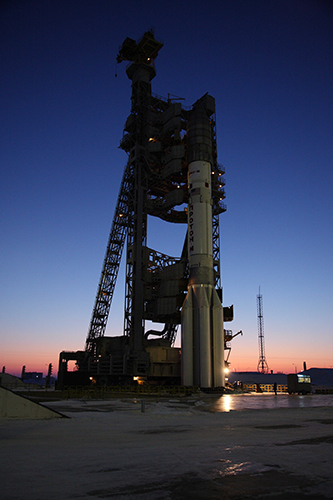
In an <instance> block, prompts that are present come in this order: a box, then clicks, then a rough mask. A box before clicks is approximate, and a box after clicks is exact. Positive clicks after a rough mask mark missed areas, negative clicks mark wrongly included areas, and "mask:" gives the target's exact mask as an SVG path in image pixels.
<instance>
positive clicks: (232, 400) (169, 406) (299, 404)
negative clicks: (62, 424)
mask: <svg viewBox="0 0 333 500" xmlns="http://www.w3.org/2000/svg"><path fill="white" fill-rule="evenodd" d="M45 406H48V407H50V408H52V409H55V410H57V411H59V412H64V413H65V414H70V413H76V412H113V411H136V412H142V413H161V412H166V413H168V412H193V411H203V412H208V413H219V412H231V411H248V410H263V409H265V410H274V409H279V408H280V409H281V408H318V407H321V406H326V407H330V406H331V407H333V394H330V395H323V394H308V395H305V396H303V395H289V394H278V395H275V394H256V393H251V394H225V395H223V396H217V397H216V396H212V395H206V394H205V395H198V396H193V397H181V398H174V397H173V398H168V397H159V398H158V397H150V396H140V397H133V396H128V397H121V398H111V399H105V400H94V399H69V400H62V401H56V402H47V403H45Z"/></svg>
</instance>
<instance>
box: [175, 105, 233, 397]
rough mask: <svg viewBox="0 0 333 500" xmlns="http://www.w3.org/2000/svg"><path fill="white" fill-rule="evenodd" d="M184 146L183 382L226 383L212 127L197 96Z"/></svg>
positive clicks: (187, 383)
mask: <svg viewBox="0 0 333 500" xmlns="http://www.w3.org/2000/svg"><path fill="white" fill-rule="evenodd" d="M187 147H188V193H189V202H188V236H187V237H188V242H187V243H188V261H189V281H188V288H187V295H186V297H185V300H184V303H183V307H182V311H181V352H182V357H181V361H182V365H181V372H182V384H183V385H185V386H193V385H197V386H199V387H202V388H213V387H224V385H225V381H224V330H223V308H222V304H221V300H220V298H219V296H218V294H217V291H216V289H215V286H214V268H213V241H212V189H211V175H212V173H211V172H212V163H213V159H212V128H211V124H210V120H209V117H208V115H207V112H206V109H205V107H204V104H203V102H202V100H200V99H199V100H198V101H197V102H196V103H195V104H194V106H193V109H192V111H191V115H190V119H189V121H188V130H187Z"/></svg>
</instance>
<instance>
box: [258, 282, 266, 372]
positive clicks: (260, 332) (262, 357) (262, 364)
mask: <svg viewBox="0 0 333 500" xmlns="http://www.w3.org/2000/svg"><path fill="white" fill-rule="evenodd" d="M257 318H258V343H259V361H258V368H257V370H258V372H260V373H268V364H267V361H266V357H265V338H264V316H263V300H262V295H261V293H260V287H259V294H258V295H257Z"/></svg>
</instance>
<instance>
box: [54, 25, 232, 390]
mask: <svg viewBox="0 0 333 500" xmlns="http://www.w3.org/2000/svg"><path fill="white" fill-rule="evenodd" d="M162 46H163V43H162V42H160V41H158V40H156V38H155V36H154V34H153V33H152V32H151V31H147V32H146V33H144V35H143V36H142V38H141V39H140V40H138V41H137V42H136V41H135V40H133V39H131V38H126V40H125V41H124V42H123V44H122V46H121V47H120V49H119V54H118V56H117V62H118V63H120V62H122V61H129V64H128V66H127V68H126V74H127V76H128V78H129V79H130V80H131V81H132V96H131V103H132V105H131V113H130V115H129V116H128V118H127V120H126V123H125V127H124V134H123V138H122V140H121V142H120V147H121V148H122V149H123V150H124V151H125V152H126V153H127V155H128V162H127V165H126V167H125V170H124V175H123V179H122V183H121V187H120V191H119V196H118V201H117V205H116V209H115V213H114V217H113V223H112V227H111V232H110V236H109V241H108V245H107V250H106V254H105V258H104V263H103V268H102V272H101V277H100V281H99V285H98V290H97V295H96V299H95V304H94V308H93V313H92V317H91V321H90V327H89V332H88V336H87V339H86V346H85V350H83V351H76V352H62V353H60V358H59V373H58V385H59V387H62V386H65V385H73V384H78V385H82V384H88V383H90V382H89V381H91V380H93V381H95V382H97V383H99V384H113V383H128V382H133V379H135V380H147V381H151V382H153V383H166V382H168V383H178V384H180V383H181V384H183V385H189V386H192V385H196V386H199V387H202V388H218V387H219V388H223V387H224V385H225V382H224V369H225V367H226V365H227V362H226V361H225V359H224V350H225V349H227V350H229V353H230V345H229V343H228V342H229V341H230V340H231V338H232V333H231V334H230V330H229V331H228V334H227V335H225V334H224V322H227V321H232V319H233V306H230V307H223V306H222V288H221V275H220V231H219V215H220V214H221V213H223V212H225V210H226V206H225V204H224V202H223V200H224V198H225V191H224V185H225V181H224V177H223V175H224V169H223V167H222V166H221V165H220V164H219V163H218V162H217V147H216V128H215V100H214V98H213V97H212V96H210V95H208V94H205V95H204V96H202V97H201V98H200V99H198V100H197V101H196V102H195V103H194V104H193V106H191V107H185V106H182V104H181V103H180V102H178V101H179V100H178V99H171V98H170V97H169V98H167V99H164V98H163V97H161V96H158V95H156V94H153V93H152V91H151V80H152V79H153V78H154V77H155V75H156V70H155V65H154V60H155V58H156V57H157V55H158V52H159V50H160V49H161V48H162ZM148 216H152V217H157V218H159V219H161V220H164V221H167V222H169V223H170V224H183V225H184V226H185V229H184V233H185V234H184V245H183V250H182V254H181V255H180V256H178V257H172V256H169V255H166V254H163V253H161V252H157V251H156V250H154V249H152V248H149V247H148V246H147V218H148ZM186 230H187V231H186ZM124 248H126V250H125V258H126V278H125V312H124V331H123V335H122V336H118V337H106V336H105V331H106V326H107V321H108V317H109V311H110V307H111V302H112V298H113V294H114V290H115V285H116V280H117V277H118V271H119V266H120V261H121V257H122V253H123V250H124ZM146 321H151V322H153V324H160V325H161V327H160V329H150V330H146V329H145V324H146V323H145V322H146ZM180 324H181V325H182V337H181V338H182V341H181V342H182V343H181V350H180V349H179V348H176V347H174V342H175V338H176V333H177V329H178V326H179V325H180ZM154 328H155V327H154ZM70 360H74V361H75V363H76V368H77V370H75V371H73V372H70V371H69V370H68V361H70Z"/></svg>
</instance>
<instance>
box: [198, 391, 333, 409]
mask: <svg viewBox="0 0 333 500" xmlns="http://www.w3.org/2000/svg"><path fill="white" fill-rule="evenodd" d="M203 401H204V403H205V405H204V406H202V407H200V409H203V410H206V411H211V412H229V411H242V410H260V409H277V408H311V407H318V406H333V395H332V394H330V395H323V394H307V395H305V396H303V395H289V394H278V395H275V394H255V393H252V394H224V395H223V396H220V397H218V398H214V397H209V396H207V397H204V398H203Z"/></svg>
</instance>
